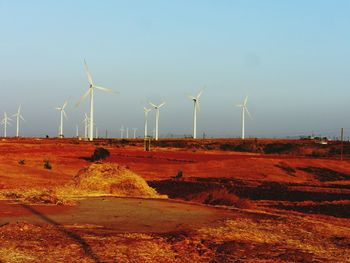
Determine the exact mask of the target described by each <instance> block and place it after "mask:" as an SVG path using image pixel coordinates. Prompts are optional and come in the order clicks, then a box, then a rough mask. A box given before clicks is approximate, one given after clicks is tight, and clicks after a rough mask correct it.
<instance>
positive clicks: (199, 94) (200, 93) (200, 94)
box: [196, 90, 203, 100]
mask: <svg viewBox="0 0 350 263" xmlns="http://www.w3.org/2000/svg"><path fill="white" fill-rule="evenodd" d="M202 93H203V90H201V91H200V92H199V93H198V95H197V97H196V99H197V100H198V99H199V97H200V96H202Z"/></svg>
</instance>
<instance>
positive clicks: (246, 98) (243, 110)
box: [236, 96, 252, 139]
mask: <svg viewBox="0 0 350 263" xmlns="http://www.w3.org/2000/svg"><path fill="white" fill-rule="evenodd" d="M247 101H248V96H247V97H245V99H244V101H243V104H239V105H236V106H237V107H239V108H241V109H242V139H244V136H245V134H244V133H245V130H244V125H245V123H244V113H245V112H247V114H248V116H249V118H252V116H251V115H250V112H249V111H248V108H247Z"/></svg>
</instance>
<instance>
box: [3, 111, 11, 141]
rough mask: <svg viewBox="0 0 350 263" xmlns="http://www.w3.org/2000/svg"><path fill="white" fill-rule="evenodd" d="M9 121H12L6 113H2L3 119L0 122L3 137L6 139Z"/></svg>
mask: <svg viewBox="0 0 350 263" xmlns="http://www.w3.org/2000/svg"><path fill="white" fill-rule="evenodd" d="M10 121H12V119H11V118H10V117H8V116H7V114H6V112H4V118H3V119H2V120H1V124H2V125H4V137H5V138H6V137H7V125H11V124H10Z"/></svg>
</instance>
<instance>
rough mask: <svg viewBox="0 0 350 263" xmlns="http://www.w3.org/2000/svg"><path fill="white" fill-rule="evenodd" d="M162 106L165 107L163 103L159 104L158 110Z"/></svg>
mask: <svg viewBox="0 0 350 263" xmlns="http://www.w3.org/2000/svg"><path fill="white" fill-rule="evenodd" d="M164 105H165V101H164V102H162V103H161V104H159V106H158V109H159V108H160V107H163V106H164Z"/></svg>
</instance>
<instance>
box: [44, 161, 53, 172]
mask: <svg viewBox="0 0 350 263" xmlns="http://www.w3.org/2000/svg"><path fill="white" fill-rule="evenodd" d="M44 168H45V169H48V170H51V169H52V165H51V163H50V161H49V160H47V159H45V160H44Z"/></svg>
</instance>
